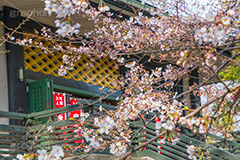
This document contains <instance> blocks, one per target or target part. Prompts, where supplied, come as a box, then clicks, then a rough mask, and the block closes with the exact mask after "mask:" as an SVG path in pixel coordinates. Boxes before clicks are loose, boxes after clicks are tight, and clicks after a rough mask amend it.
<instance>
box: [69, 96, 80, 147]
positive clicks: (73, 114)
mask: <svg viewBox="0 0 240 160" xmlns="http://www.w3.org/2000/svg"><path fill="white" fill-rule="evenodd" d="M77 103H78V102H77V99H73V98H72V99H71V100H70V105H75V104H77ZM80 115H81V110H76V111H72V112H70V117H71V118H78V117H80ZM81 125H82V124H78V125H72V126H71V127H78V126H81ZM72 132H73V133H77V132H81V130H80V129H76V130H73V131H72ZM78 136H82V135H81V134H80V135H78ZM75 143H83V140H78V141H75Z"/></svg>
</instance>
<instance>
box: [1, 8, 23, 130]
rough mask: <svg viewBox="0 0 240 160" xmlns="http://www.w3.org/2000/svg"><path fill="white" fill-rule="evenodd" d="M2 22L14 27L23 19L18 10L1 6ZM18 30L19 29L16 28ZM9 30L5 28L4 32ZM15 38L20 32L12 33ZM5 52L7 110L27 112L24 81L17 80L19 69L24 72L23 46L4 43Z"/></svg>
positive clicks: (17, 123) (13, 122)
mask: <svg viewBox="0 0 240 160" xmlns="http://www.w3.org/2000/svg"><path fill="white" fill-rule="evenodd" d="M3 14H4V23H5V25H6V26H8V27H10V28H13V29H14V28H16V27H18V25H19V24H20V23H21V22H22V21H23V18H22V17H21V15H20V12H19V11H18V10H16V9H13V8H10V7H3ZM18 31H19V30H18ZM8 32H9V30H7V29H6V28H5V33H8ZM13 36H14V37H15V38H22V35H20V34H16V33H15V34H13ZM6 50H8V51H9V53H7V56H6V59H7V77H8V100H9V111H10V112H20V113H27V92H26V81H25V78H23V80H22V81H20V80H19V70H20V69H22V71H23V76H24V73H25V61H24V51H23V47H21V46H18V45H14V44H11V43H6ZM10 124H15V125H21V124H22V122H21V121H16V120H10Z"/></svg>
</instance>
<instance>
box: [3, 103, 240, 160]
mask: <svg viewBox="0 0 240 160" xmlns="http://www.w3.org/2000/svg"><path fill="white" fill-rule="evenodd" d="M100 105H102V106H103V107H104V108H105V109H107V110H111V109H115V106H112V105H106V104H102V103H101V102H96V101H86V100H83V101H80V103H79V104H77V105H73V106H66V107H63V108H58V109H51V110H47V111H41V112H35V113H31V114H23V113H12V112H4V111H0V117H2V118H9V119H17V120H23V121H24V122H25V126H15V125H3V124H2V125H0V132H1V134H0V148H1V150H0V159H13V158H14V157H15V156H16V155H17V154H23V153H27V152H32V151H36V150H38V149H46V150H50V147H51V146H52V145H60V144H67V145H76V144H75V142H76V141H78V143H80V142H79V141H81V140H83V137H82V136H79V133H75V132H73V131H74V130H76V128H77V127H76V128H74V127H72V126H73V125H75V124H79V122H76V121H74V120H65V121H53V122H49V123H44V124H35V122H36V121H35V120H37V119H41V118H45V117H49V118H50V119H53V116H54V115H57V114H60V113H66V112H71V111H74V110H79V109H83V110H86V109H87V108H88V107H91V108H99V106H100ZM49 126H53V127H54V130H53V132H50V131H48V127H49ZM142 126H143V123H142V122H141V121H134V122H131V123H130V127H131V128H132V130H133V133H134V131H137V130H138V129H139V127H142ZM63 133H64V134H63ZM155 135H156V133H155V124H154V123H149V124H148V125H147V126H146V127H145V129H143V130H142V131H141V132H140V133H139V134H138V135H137V136H136V138H135V139H134V140H133V143H132V145H133V147H134V146H136V145H139V144H141V143H144V142H146V141H147V140H149V139H150V138H153V137H154V136H155ZM210 136H212V137H213V138H215V139H216V140H218V139H219V138H220V137H217V136H215V135H210ZM179 138H180V141H179V142H178V143H177V144H175V145H174V144H172V143H171V142H168V141H165V144H160V143H159V141H160V139H159V141H154V142H152V143H151V144H149V145H148V146H146V148H143V149H141V150H139V151H137V152H136V153H135V154H134V156H137V157H142V156H150V157H152V158H155V159H159V160H162V159H163V160H164V159H168V160H169V159H177V160H186V159H188V153H187V147H186V146H187V145H191V144H193V145H195V146H201V145H202V141H200V140H198V139H196V138H195V137H194V136H190V135H188V136H187V135H186V134H183V133H179ZM227 144H228V145H229V146H231V149H232V150H229V151H231V152H232V153H235V151H237V150H238V149H240V144H238V143H236V142H233V141H227ZM197 152H200V151H197ZM104 153H107V152H104ZM232 153H230V152H228V151H226V150H222V149H219V148H217V147H210V148H209V149H208V152H206V153H205V154H204V156H203V157H202V158H203V159H216V160H218V159H219V160H222V159H229V160H235V159H236V160H238V159H239V157H237V156H236V155H234V154H232ZM66 154H69V156H74V155H78V156H79V155H83V154H82V151H81V149H80V150H79V151H78V152H77V153H72V152H71V151H70V150H69V152H66ZM6 156H7V157H6ZM198 158H200V156H198Z"/></svg>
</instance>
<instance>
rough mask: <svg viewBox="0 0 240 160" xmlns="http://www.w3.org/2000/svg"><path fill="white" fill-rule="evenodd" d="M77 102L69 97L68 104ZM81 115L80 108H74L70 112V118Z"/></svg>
mask: <svg viewBox="0 0 240 160" xmlns="http://www.w3.org/2000/svg"><path fill="white" fill-rule="evenodd" d="M75 104H77V99H74V98H71V99H70V105H75ZM80 115H81V110H76V111H72V112H70V118H78V117H80Z"/></svg>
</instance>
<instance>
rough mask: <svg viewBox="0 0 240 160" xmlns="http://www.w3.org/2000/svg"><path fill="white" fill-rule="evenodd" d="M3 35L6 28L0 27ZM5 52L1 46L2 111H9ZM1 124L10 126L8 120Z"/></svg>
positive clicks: (0, 86) (0, 32)
mask: <svg viewBox="0 0 240 160" xmlns="http://www.w3.org/2000/svg"><path fill="white" fill-rule="evenodd" d="M0 10H2V8H0ZM3 35H4V27H3V26H2V25H0V37H2V36H3ZM0 43H1V41H0ZM4 51H5V45H4V44H3V45H2V46H0V111H8V89H7V66H6V65H7V64H6V53H2V52H4ZM0 124H8V119H4V118H0Z"/></svg>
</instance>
